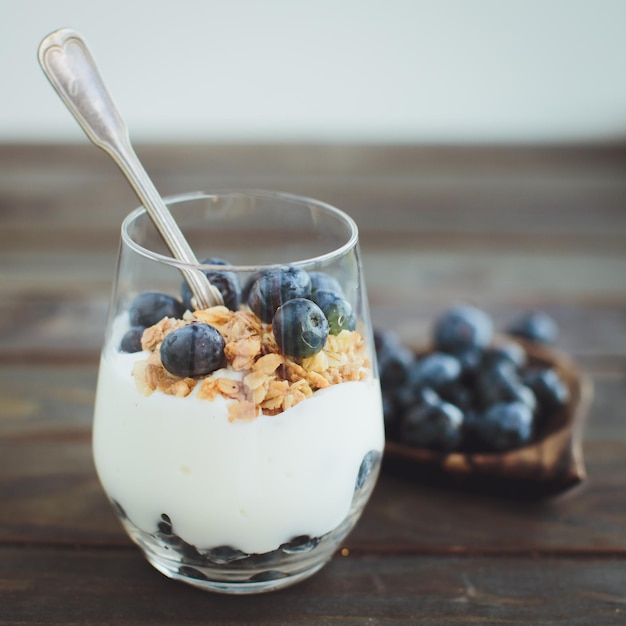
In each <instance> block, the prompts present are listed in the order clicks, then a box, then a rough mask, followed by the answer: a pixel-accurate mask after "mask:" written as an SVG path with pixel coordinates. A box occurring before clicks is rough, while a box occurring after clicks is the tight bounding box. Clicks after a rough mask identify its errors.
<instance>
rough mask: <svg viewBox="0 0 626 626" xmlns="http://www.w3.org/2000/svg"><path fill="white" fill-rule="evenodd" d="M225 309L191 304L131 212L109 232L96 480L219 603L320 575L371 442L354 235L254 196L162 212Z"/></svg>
mask: <svg viewBox="0 0 626 626" xmlns="http://www.w3.org/2000/svg"><path fill="white" fill-rule="evenodd" d="M168 204H169V208H170V210H171V211H172V213H173V214H174V216H175V217H176V219H177V221H178V223H179V225H180V226H181V228H183V229H184V231H185V234H186V236H187V237H188V239H189V240H190V241H192V242H193V246H194V249H196V250H197V251H199V252H200V253H201V254H205V253H206V256H204V257H202V258H204V259H205V260H204V261H203V262H202V263H201V265H200V266H198V267H196V268H195V269H200V270H201V271H202V272H203V273H204V274H205V275H206V276H207V278H208V279H209V281H210V282H211V284H212V285H213V286H214V287H216V288H217V289H218V290H219V292H220V295H221V300H222V303H219V304H216V305H215V306H210V307H208V308H197V307H196V306H194V298H193V296H192V293H191V290H190V289H189V287H188V285H187V283H186V282H185V280H184V278H183V274H181V267H180V266H181V263H180V262H179V261H176V260H174V259H172V258H171V257H169V256H168V255H167V253H165V252H164V251H163V250H162V249H161V248H160V246H159V242H158V237H157V236H156V235H155V233H154V232H153V228H152V227H151V224H150V222H149V219H148V217H147V216H146V214H145V212H144V211H143V210H142V209H138V210H136V211H135V212H133V213H132V214H131V215H130V216H129V217H128V218H127V219H126V220H125V222H124V224H123V227H122V242H121V247H120V257H119V262H118V271H117V279H116V283H115V287H114V290H113V297H112V304H111V310H110V318H109V323H108V329H107V334H106V339H105V345H104V348H103V352H102V358H101V364H100V372H99V379H98V390H97V398H96V406H95V418H94V433H93V445H94V458H95V463H96V468H97V471H98V475H99V478H100V481H101V483H102V485H103V487H104V490H105V491H106V493H107V495H108V497H109V499H110V500H111V502H112V504H113V507H114V510H115V511H116V512H117V514H118V516H119V518H120V520H121V521H122V523H123V525H124V527H125V529H126V531H127V532H128V534H129V536H130V537H131V538H132V539H133V540H134V541H135V542H136V543H137V544H138V545H139V546H140V547H141V549H142V550H143V552H144V553H145V555H146V557H147V559H148V560H149V561H150V562H151V563H152V564H153V565H154V566H155V567H156V568H157V569H158V570H159V571H161V572H162V573H164V574H166V575H167V576H169V577H171V578H175V579H179V580H183V581H185V582H187V583H190V584H192V585H195V586H198V587H202V588H205V589H210V590H214V591H221V592H224V593H257V592H262V591H268V590H272V589H278V588H280V587H284V586H286V585H289V584H292V583H294V582H296V581H298V580H301V579H303V578H306V577H308V576H310V575H312V574H313V573H315V572H316V571H317V570H318V569H320V568H321V567H322V566H323V565H324V564H325V563H326V562H327V561H328V560H329V559H330V558H331V557H332V555H333V553H334V552H335V550H336V549H337V547H338V546H339V545H340V543H341V542H342V540H343V539H344V538H345V536H346V535H347V533H348V532H349V531H350V530H351V529H352V527H353V526H354V524H355V523H356V521H357V519H358V517H359V516H360V514H361V512H362V510H363V507H364V506H365V504H366V502H367V500H368V498H369V495H370V493H371V491H372V489H373V487H374V483H375V481H376V477H377V474H378V470H379V466H380V461H381V455H382V450H383V445H384V434H383V418H382V407H381V396H380V385H379V382H378V377H377V371H376V364H375V358H374V350H373V342H372V332H371V324H370V321H369V317H368V310H367V299H366V296H365V293H364V287H363V278H362V273H361V266H360V262H359V251H358V237H357V230H356V226H355V225H354V222H353V221H352V220H351V219H350V218H349V217H348V216H347V215H345V214H343V213H341V212H340V211H338V210H337V209H334V208H333V207H330V206H328V205H325V204H323V203H320V202H316V201H313V200H309V199H306V198H299V197H295V196H290V195H287V194H275V193H269V192H228V193H223V194H212V195H209V194H203V193H198V194H188V195H185V196H181V197H178V198H172V199H170V200H169V201H168Z"/></svg>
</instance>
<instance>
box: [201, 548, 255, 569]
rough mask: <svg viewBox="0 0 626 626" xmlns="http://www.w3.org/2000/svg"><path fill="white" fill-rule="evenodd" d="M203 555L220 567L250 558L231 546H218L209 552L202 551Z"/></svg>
mask: <svg viewBox="0 0 626 626" xmlns="http://www.w3.org/2000/svg"><path fill="white" fill-rule="evenodd" d="M201 554H202V556H204V557H205V558H207V559H208V560H209V561H211V562H212V563H219V564H220V565H224V564H225V563H232V562H233V561H239V560H241V559H245V558H247V557H248V556H250V555H249V554H247V553H246V552H242V551H241V550H238V549H237V548H232V547H231V546H217V547H215V548H211V549H209V550H202V552H201Z"/></svg>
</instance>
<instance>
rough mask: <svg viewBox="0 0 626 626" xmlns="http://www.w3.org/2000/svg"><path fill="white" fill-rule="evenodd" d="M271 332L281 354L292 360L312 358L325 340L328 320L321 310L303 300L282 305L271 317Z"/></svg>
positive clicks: (313, 303) (297, 299) (299, 299)
mask: <svg viewBox="0 0 626 626" xmlns="http://www.w3.org/2000/svg"><path fill="white" fill-rule="evenodd" d="M272 330H273V332H274V337H275V339H276V343H277V344H278V347H279V348H280V349H281V350H282V352H283V354H286V355H287V356H290V357H294V358H304V357H308V356H313V355H314V354H316V353H318V352H319V351H320V350H321V349H322V348H323V347H324V344H325V343H326V339H328V321H327V320H326V318H325V317H324V314H323V313H322V310H321V309H320V308H319V307H318V306H317V304H315V302H312V301H311V300H307V299H305V298H295V299H293V300H289V301H288V302H285V304H283V305H282V306H281V307H280V308H279V309H278V310H277V311H276V314H275V315H274V319H273V320H272Z"/></svg>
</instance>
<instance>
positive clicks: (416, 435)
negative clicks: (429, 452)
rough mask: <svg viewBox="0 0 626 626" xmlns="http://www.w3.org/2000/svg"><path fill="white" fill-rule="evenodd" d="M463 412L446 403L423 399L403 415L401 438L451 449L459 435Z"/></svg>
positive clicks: (412, 443) (421, 444) (420, 444)
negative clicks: (423, 400)
mask: <svg viewBox="0 0 626 626" xmlns="http://www.w3.org/2000/svg"><path fill="white" fill-rule="evenodd" d="M462 426H463V413H462V412H461V410H460V409H459V408H458V407H456V406H454V405H453V404H449V403H448V402H441V401H439V402H434V403H430V402H424V403H418V404H416V405H414V406H412V407H410V408H409V409H408V410H407V412H406V413H405V414H404V418H403V422H402V430H401V438H402V440H403V441H404V442H405V443H408V444H410V445H414V446H419V447H424V448H432V449H435V450H442V451H450V450H453V449H454V448H456V447H458V445H459V443H460V442H461V437H462Z"/></svg>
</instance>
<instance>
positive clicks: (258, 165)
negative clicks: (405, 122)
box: [0, 145, 626, 625]
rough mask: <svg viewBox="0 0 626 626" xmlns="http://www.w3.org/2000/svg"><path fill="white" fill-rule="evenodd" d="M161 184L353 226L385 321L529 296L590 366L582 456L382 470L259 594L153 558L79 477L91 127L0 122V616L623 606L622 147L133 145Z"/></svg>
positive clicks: (186, 620)
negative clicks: (543, 489) (528, 488)
mask: <svg viewBox="0 0 626 626" xmlns="http://www.w3.org/2000/svg"><path fill="white" fill-rule="evenodd" d="M138 152H139V153H140V156H141V157H142V158H143V159H144V161H145V163H146V166H147V168H148V170H149V171H150V172H151V173H152V175H153V177H154V179H155V181H156V183H157V186H158V188H159V189H160V190H161V192H162V193H164V194H174V193H178V192H182V191H190V190H197V189H208V188H214V187H232V186H246V187H264V188H274V189H281V190H286V191H291V192H296V193H300V194H305V195H311V196H315V197H318V198H321V199H323V200H326V201H328V202H330V203H332V204H335V205H337V206H339V207H342V208H343V209H345V210H346V211H347V212H349V213H350V214H352V216H353V217H354V218H355V219H356V221H357V222H358V224H359V225H360V229H361V237H362V251H363V259H364V265H365V272H366V278H367V284H368V289H369V296H370V301H371V305H372V315H373V320H374V323H375V325H376V326H379V327H391V328H394V329H395V330H396V331H398V332H399V333H400V335H401V336H402V337H404V338H405V339H407V340H408V339H411V340H414V339H418V340H419V339H420V338H423V337H424V336H425V335H426V334H427V332H428V328H429V324H430V323H431V321H432V319H433V316H434V315H435V314H436V313H438V312H439V311H441V310H442V309H443V308H445V307H446V306H447V305H449V304H450V303H452V302H455V301H459V300H469V301H470V302H473V303H475V304H478V305H479V306H481V307H482V308H484V309H485V310H486V311H488V312H489V313H491V314H492V315H493V317H494V319H495V322H496V324H497V325H498V326H502V325H504V324H506V323H507V322H508V321H509V320H510V319H511V318H512V317H513V316H514V315H515V314H517V313H518V312H520V311H523V310H525V309H527V308H529V307H538V308H541V309H543V310H545V311H546V312H548V313H550V314H551V315H553V316H554V317H555V318H556V320H557V321H558V323H559V324H560V327H561V336H560V339H559V346H560V347H561V348H562V349H564V350H566V351H568V352H570V353H571V354H572V355H573V356H574V357H575V359H576V360H577V361H578V362H579V364H580V365H581V366H582V367H583V368H584V369H585V370H586V371H587V372H588V373H589V374H590V375H591V376H592V377H593V379H594V384H595V400H594V403H593V406H592V409H591V412H590V417H589V422H588V426H587V429H586V435H585V444H584V452H585V459H586V465H587V469H588V478H587V480H586V481H585V482H584V484H583V485H582V486H581V487H579V488H576V489H575V490H573V491H572V492H569V493H566V494H564V495H562V496H560V497H558V498H553V499H549V500H547V501H540V502H520V501H516V500H515V499H503V498H494V497H488V496H485V495H478V494H476V493H470V492H463V491H458V490H447V489H442V488H439V487H434V486H432V485H428V484H424V483H423V482H417V481H415V480H411V479H408V478H406V477H403V476H396V475H392V474H390V473H389V472H385V473H383V475H382V477H381V479H380V482H379V484H378V486H377V488H376V490H375V493H374V495H373V498H372V500H371V502H370V504H369V505H368V507H367V509H366V512H365V514H364V516H363V518H362V520H361V522H360V523H359V525H358V527H357V529H356V530H355V531H354V532H353V534H352V535H351V536H350V537H349V538H348V540H347V542H346V544H345V547H346V548H347V549H346V550H344V551H343V552H344V554H345V555H341V554H339V555H337V556H336V557H335V558H334V560H333V561H332V562H331V563H330V564H329V565H328V566H327V567H326V568H325V569H323V570H322V571H321V572H320V573H319V574H317V575H316V576H314V577H313V578H311V579H309V580H308V581H306V582H304V583H302V584H300V585H297V586H294V587H292V588H290V589H287V590H285V591H282V592H278V593H276V594H268V595H263V596H251V597H246V598H233V597H225V596H220V595H213V594H208V593H203V592H201V591H198V590H195V589H193V588H190V587H187V586H184V585H182V584H179V583H175V582H172V581H169V580H167V579H166V578H165V577H163V576H162V575H161V574H159V573H157V572H156V571H155V570H153V569H152V568H151V567H150V566H149V565H148V564H147V563H146V562H145V561H144V559H143V558H142V556H141V555H140V553H139V551H138V550H137V549H136V548H135V547H134V546H133V545H131V543H130V541H129V540H128V539H127V538H126V536H125V534H124V533H123V531H122V529H121V527H120V525H119V524H118V522H117V520H116V519H115V517H114V515H113V513H112V511H111V509H110V507H109V505H108V503H107V501H106V500H105V497H104V494H103V492H102V490H101V488H100V486H99V483H98V481H97V478H96V475H95V472H94V467H93V463H92V458H91V448H90V430H91V418H92V405H93V400H94V389H95V380H96V371H97V364H98V352H99V348H100V345H101V342H102V338H103V330H104V324H105V315H106V309H107V299H108V295H109V291H110V287H111V280H112V276H113V271H114V265H115V260H116V250H117V244H118V230H119V226H120V222H121V220H122V217H123V216H124V215H125V213H126V212H128V210H129V209H130V208H132V207H134V206H135V205H136V204H137V202H136V200H135V198H134V196H133V194H132V192H131V190H130V188H129V187H128V185H127V184H126V182H125V181H124V180H123V178H122V177H121V176H120V175H119V173H118V172H117V170H116V168H115V166H114V165H113V164H112V163H110V162H109V160H108V159H107V157H106V156H104V155H103V154H102V153H101V152H99V151H98V150H96V149H95V148H93V147H92V146H90V145H81V146H51V145H48V146H8V145H5V146H0V218H1V225H2V227H1V229H0V241H1V245H0V263H1V267H2V274H1V283H0V289H1V291H0V295H1V297H0V385H1V387H0V407H1V408H0V624H191V623H198V624H199V623H206V624H210V623H220V624H294V623H307V624H426V623H428V624H444V623H454V624H465V623H472V624H476V623H489V624H505V623H506V624H569V625H572V624H618V623H620V624H622V623H626V497H625V496H626V426H625V424H626V412H625V409H624V407H625V406H626V385H625V375H626V147H624V146H604V147H598V146H596V147H580V146H572V147H562V148H531V147H524V148H469V147H468V148H452V147H449V148H423V147H422V148H420V147H363V146H352V147H350V146H211V147H206V146H169V147H164V146H144V147H140V149H139V150H138Z"/></svg>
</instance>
